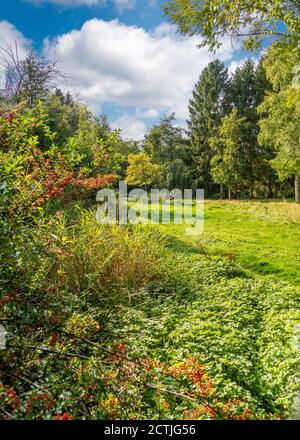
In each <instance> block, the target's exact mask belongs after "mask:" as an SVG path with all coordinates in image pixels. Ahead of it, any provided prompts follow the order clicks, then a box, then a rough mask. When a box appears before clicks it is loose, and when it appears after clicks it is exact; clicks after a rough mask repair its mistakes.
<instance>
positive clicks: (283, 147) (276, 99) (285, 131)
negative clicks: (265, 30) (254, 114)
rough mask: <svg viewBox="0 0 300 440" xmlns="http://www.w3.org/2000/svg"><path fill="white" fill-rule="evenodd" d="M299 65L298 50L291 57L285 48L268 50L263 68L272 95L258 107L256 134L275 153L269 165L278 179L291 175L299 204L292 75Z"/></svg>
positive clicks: (299, 145)
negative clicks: (257, 128)
mask: <svg viewBox="0 0 300 440" xmlns="http://www.w3.org/2000/svg"><path fill="white" fill-rule="evenodd" d="M274 63H276V67H275V66H274ZM299 64H300V51H299V49H296V50H295V51H294V52H293V54H291V53H290V47H289V46H287V45H279V44H275V45H274V46H273V47H271V48H270V49H269V51H268V53H267V55H266V56H265V58H264V66H265V69H266V72H267V76H268V78H269V80H270V81H271V83H272V85H273V92H272V93H269V94H268V95H267V96H266V98H265V100H264V102H263V103H262V104H261V106H260V112H261V114H262V119H261V121H260V129H261V131H260V134H259V141H260V143H261V144H269V145H273V146H274V147H275V148H276V150H277V156H276V158H275V159H274V160H272V162H271V163H272V165H273V167H274V168H275V169H276V171H277V173H278V175H279V177H280V178H281V179H285V178H287V177H289V176H291V175H293V176H294V179H295V200H296V202H297V203H300V129H299V127H300V81H299V78H298V77H296V76H295V72H296V70H295V66H298V65H299ZM277 69H279V70H278V71H277ZM274 71H275V73H276V74H275V75H274Z"/></svg>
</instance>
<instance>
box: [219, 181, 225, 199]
mask: <svg viewBox="0 0 300 440" xmlns="http://www.w3.org/2000/svg"><path fill="white" fill-rule="evenodd" d="M220 199H221V200H223V199H224V185H223V183H220Z"/></svg>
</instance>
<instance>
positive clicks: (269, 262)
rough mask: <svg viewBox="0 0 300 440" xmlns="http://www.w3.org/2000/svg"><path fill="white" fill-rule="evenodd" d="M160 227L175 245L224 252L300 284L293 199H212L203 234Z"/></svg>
mask: <svg viewBox="0 0 300 440" xmlns="http://www.w3.org/2000/svg"><path fill="white" fill-rule="evenodd" d="M161 228H162V229H164V230H165V231H166V232H167V233H168V234H170V236H171V237H173V239H174V240H173V247H174V248H175V247H178V248H179V249H180V248H186V250H188V249H189V248H190V249H189V250H190V251H197V250H198V251H199V252H204V253H207V254H209V255H221V256H225V258H227V259H229V260H230V261H236V262H237V263H238V264H239V265H241V266H242V267H243V269H245V270H247V271H250V272H252V273H253V274H256V275H263V276H267V277H271V278H275V279H278V280H284V281H287V282H288V283H290V284H293V285H299V283H300V252H299V248H300V206H297V205H295V204H293V203H288V202H287V203H280V202H259V201H253V202H248V201H247V202H246V201H231V202H229V201H223V202H220V201H212V200H208V201H205V220H204V233H203V235H201V236H200V237H197V236H188V235H186V233H185V230H186V228H185V225H174V224H173V225H163V226H161Z"/></svg>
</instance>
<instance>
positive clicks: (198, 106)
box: [188, 60, 229, 191]
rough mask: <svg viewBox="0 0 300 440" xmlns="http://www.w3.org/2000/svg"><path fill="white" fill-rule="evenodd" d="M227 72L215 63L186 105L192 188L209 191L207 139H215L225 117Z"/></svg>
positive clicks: (218, 62)
mask: <svg viewBox="0 0 300 440" xmlns="http://www.w3.org/2000/svg"><path fill="white" fill-rule="evenodd" d="M228 89H229V78H228V70H227V69H226V68H225V66H224V64H223V63H222V62H220V61H219V60H216V61H213V62H211V63H209V64H208V66H207V67H206V68H205V69H204V70H203V72H202V74H201V75H200V78H199V81H198V83H197V84H196V86H195V90H194V92H193V98H192V99H191V100H190V103H189V114H190V117H189V120H188V128H189V133H190V142H191V154H192V157H193V164H194V165H193V167H192V169H191V177H192V180H193V182H194V184H195V185H198V186H199V185H201V186H202V187H203V188H205V189H206V190H209V191H211V187H212V182H213V181H212V177H211V173H210V170H211V159H212V157H213V156H214V154H215V151H214V148H213V147H212V144H211V142H210V139H211V138H213V137H215V136H217V135H218V128H219V126H220V123H221V120H222V118H223V117H224V116H225V115H226V114H227V113H228V110H229V105H228V104H229V103H228Z"/></svg>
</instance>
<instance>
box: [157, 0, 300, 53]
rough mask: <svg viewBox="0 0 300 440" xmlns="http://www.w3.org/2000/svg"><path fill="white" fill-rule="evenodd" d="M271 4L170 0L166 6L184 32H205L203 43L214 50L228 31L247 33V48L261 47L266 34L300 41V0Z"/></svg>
mask: <svg viewBox="0 0 300 440" xmlns="http://www.w3.org/2000/svg"><path fill="white" fill-rule="evenodd" d="M269 6H270V7H267V5H266V2H265V1H264V0H253V1H251V2H248V1H244V0H236V1H234V2H233V1H231V0H204V1H202V0H196V1H195V0H169V1H167V2H166V3H165V5H164V10H165V13H166V15H167V16H168V17H169V18H170V19H171V20H172V22H173V23H175V24H177V26H178V28H179V31H180V32H181V33H183V34H188V35H195V34H201V35H202V36H203V38H204V39H203V42H202V43H201V46H204V45H207V46H209V48H210V49H211V50H215V49H217V48H218V47H220V45H221V39H222V37H224V35H230V36H231V37H233V38H241V37H246V40H245V41H244V46H245V47H246V48H247V49H257V48H259V47H260V46H261V42H262V39H263V38H265V37H274V36H276V37H279V38H281V39H284V40H288V41H290V40H292V41H298V39H299V35H300V21H299V14H300V9H299V2H298V0H273V1H272V2H271V4H270V5H269ZM280 22H281V23H283V24H284V28H283V29H282V26H281V25H280Z"/></svg>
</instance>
